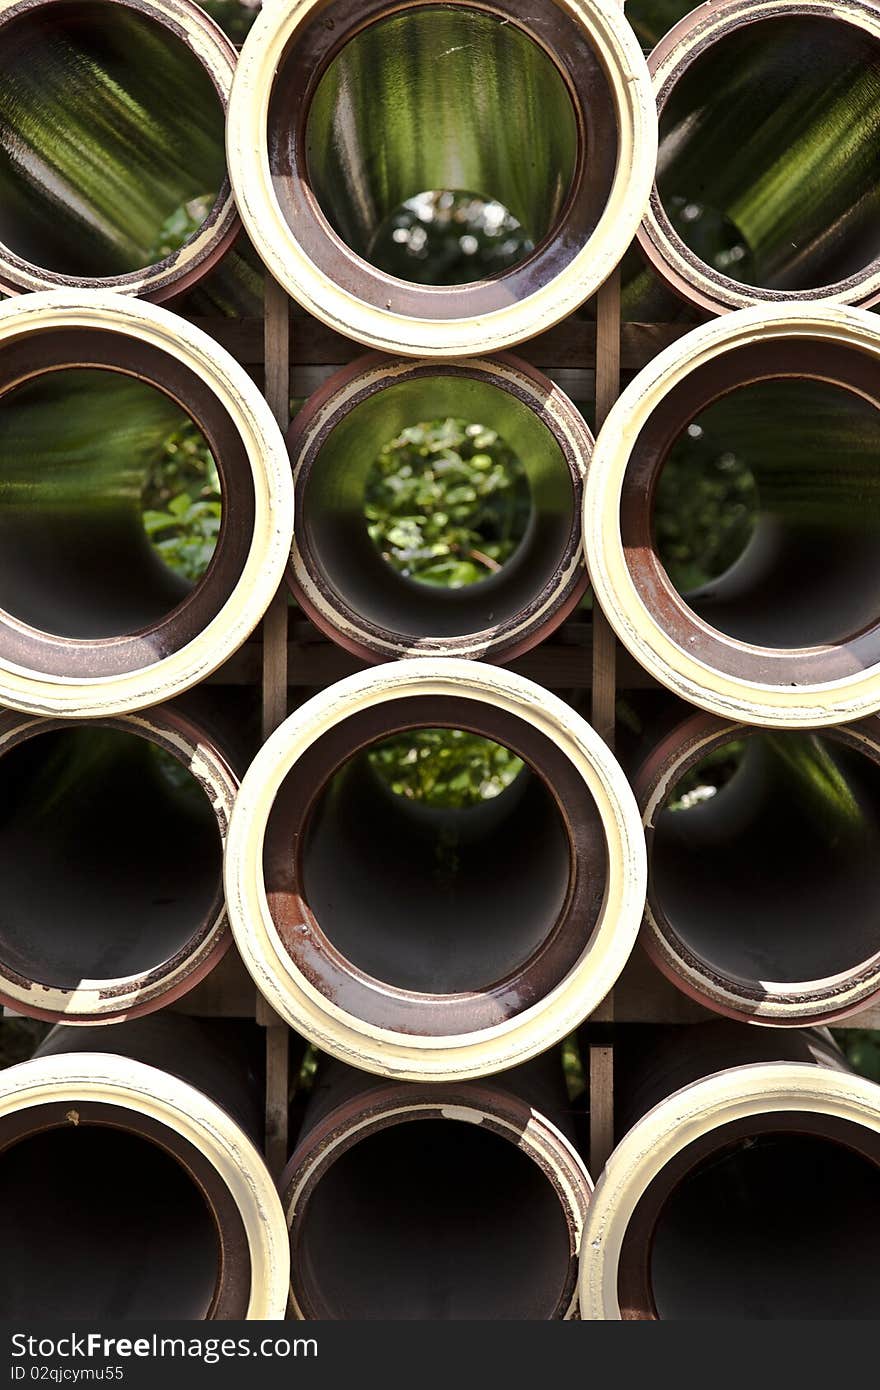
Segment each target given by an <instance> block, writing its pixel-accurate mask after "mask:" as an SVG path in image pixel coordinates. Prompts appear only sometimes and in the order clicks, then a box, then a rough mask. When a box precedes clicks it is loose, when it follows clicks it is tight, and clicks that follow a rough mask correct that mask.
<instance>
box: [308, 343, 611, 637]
mask: <svg viewBox="0 0 880 1390" xmlns="http://www.w3.org/2000/svg"><path fill="white" fill-rule="evenodd" d="M504 360H505V361H506V363H507V365H508V366H510V365H514V362H515V366H516V370H517V372H519V373H521V374H523V375H525V376H527V378H528V379H529V383H530V385H532V386H536V387H537V388H538V390H539V391H540V390H541V389H542V388H544V387H546V389H547V391H550V389H551V386H550V383H549V382H548V381H546V380H545V379H543V378H542V377H541V376H540V374H539V373H536V372H534V371H533V369H531V368H530V367H529V366H527V365H526V364H525V363H520V362H519V361H515V359H513V358H507V359H504ZM377 361H378V359H375V358H364V359H361V361H360V362H358V363H355V364H353V365H352V366H351V367H349V368H347V369H345V370H344V371H343V372H340V373H337V375H336V376H335V377H334V379H333V381H334V385H335V388H336V389H337V390H339V389H341V388H342V386H343V385H344V384H346V382H347V381H351V380H352V378H354V379H356V378H357V376H358V375H359V374H361V373H363V374H366V372H367V369H368V368H370V367H373V366H374V365H375V364H376V363H377ZM324 395H325V393H323V392H319V393H317V395H316V397H315V398H313V400H312V401H310V402H309V403H308V404H307V405H306V407H305V408H304V410H303V411H301V412H300V414H299V415H298V416H297V417H296V419H295V420H294V422H293V424H292V426H291V430H290V433H289V435H288V444H289V447H290V451H291V456H292V457H293V458H294V460H295V461H296V467H297V473H296V478H297V496H296V500H297V508H296V514H297V517H298V521H297V544H298V547H299V552H300V556H301V561H302V564H303V565H304V566H305V567H306V569H307V571H308V574H309V577H310V579H311V581H312V583H313V584H314V585H315V586H316V587H317V588H318V589H319V590H320V591H321V592H322V594H323V595H324V596H325V599H326V601H327V602H328V603H330V604H332V605H333V607H334V608H336V609H337V610H338V612H339V613H340V616H341V617H342V618H343V619H345V620H346V624H347V625H348V624H352V625H353V626H355V627H356V629H357V632H358V633H359V634H360V638H359V640H355V639H354V637H353V636H352V633H351V631H350V629H349V627H348V626H346V628H345V629H344V630H343V629H336V628H334V627H333V626H332V624H331V623H329V622H328V621H327V617H326V614H324V613H323V611H318V612H314V613H312V616H313V617H314V618H315V620H316V621H318V622H319V624H320V625H321V626H322V627H324V628H325V630H326V631H328V632H329V634H330V635H331V636H333V637H334V638H335V639H336V640H337V641H340V642H341V643H342V645H344V646H347V647H349V648H350V649H351V650H353V651H355V652H356V654H357V655H359V656H366V657H367V658H368V659H372V660H375V659H376V657H377V656H387V655H388V651H387V648H386V647H385V646H384V645H383V646H379V645H378V643H379V642H380V641H381V642H382V643H388V642H397V643H398V644H399V646H400V649H401V650H408V649H409V647H410V646H411V645H412V644H414V643H416V642H417V643H418V644H419V650H420V651H423V652H424V651H425V650H428V649H430V644H432V643H434V642H436V643H437V644H438V646H442V647H443V650H444V651H446V650H448V649H449V647H450V645H454V644H455V643H456V642H457V641H459V640H461V641H464V640H465V639H467V638H468V637H469V636H472V635H473V634H481V635H482V636H484V637H485V641H486V644H487V648H488V652H489V654H490V655H491V657H492V658H493V659H501V658H503V659H504V660H509V659H511V658H512V657H513V656H514V655H516V654H518V653H520V652H521V651H522V650H524V649H527V648H528V647H531V646H532V645H534V643H536V642H537V641H540V640H541V639H542V638H543V637H544V636H546V635H547V633H548V632H549V631H551V630H552V629H553V628H554V627H555V626H556V625H557V624H558V623H559V622H561V621H562V620H563V618H564V617H565V616H566V614H567V613H568V612H570V611H571V609H572V608H573V607H574V605H575V604H576V603H577V601H578V599H579V597H580V595H581V594H582V593H583V590H584V588H585V586H586V570H585V569H583V567H581V570H580V572H579V573H578V574H576V576H575V577H574V578H573V579H572V580H571V581H570V582H569V584H568V585H567V586H566V588H565V589H563V590H562V591H561V592H560V593H559V594H558V595H556V594H555V589H556V586H557V585H558V583H559V574H560V573H561V572H564V571H565V570H566V569H568V567H569V566H570V564H571V557H572V556H573V555H576V554H577V553H578V550H579V548H580V541H581V537H580V530H581V527H580V505H579V500H578V499H579V496H580V489H581V473H580V469H581V467H582V466H583V461H582V460H579V459H576V458H574V457H572V450H571V446H570V444H569V442H568V440H567V439H566V438H565V436H564V435H563V434H562V432H561V431H559V430H555V429H554V422H553V418H552V415H551V412H550V411H547V412H546V413H542V411H541V409H540V407H539V406H536V404H535V401H534V400H533V399H531V398H526V397H525V394H524V393H522V394H521V393H520V391H519V390H518V385H517V382H516V380H515V379H511V377H510V376H507V375H504V376H502V375H500V374H499V375H497V376H494V375H493V374H492V373H491V372H489V371H486V370H485V368H484V367H483V366H482V365H481V366H480V367H477V366H473V367H463V366H461V365H451V364H447V363H437V364H432V365H425V364H421V363H419V364H413V366H412V367H410V368H408V369H407V371H406V373H405V375H402V374H401V373H399V372H397V371H395V373H394V376H393V378H391V380H390V382H389V383H388V384H385V385H383V384H381V383H379V384H377V383H376V382H375V380H371V381H370V382H369V384H368V385H366V386H365V387H364V389H363V391H362V392H360V393H359V394H357V395H356V396H354V397H352V398H351V399H348V400H347V401H346V402H345V405H344V406H342V407H340V408H339V409H338V410H337V412H336V413H335V415H334V416H333V417H332V418H331V420H330V421H329V422H328V423H327V424H326V426H323V427H322V429H321V431H320V433H319V434H316V435H315V436H314V437H313V438H310V440H309V442H308V444H307V445H306V446H305V447H301V446H302V441H303V435H304V432H305V431H306V430H308V429H309V428H310V426H311V422H312V420H313V419H314V415H315V413H316V411H317V410H319V409H320V408H321V406H322V405H323V403H324ZM557 404H558V403H557ZM444 416H449V417H456V416H459V417H461V418H463V419H466V420H468V421H470V422H473V423H479V424H481V425H484V426H488V427H489V428H491V429H493V430H495V431H496V432H497V433H498V434H499V436H500V437H501V439H502V440H503V441H504V443H505V444H506V445H508V446H509V447H510V448H511V449H513V451H514V452H515V453H516V455H517V457H518V458H519V460H520V462H521V463H522V465H523V469H524V472H525V475H526V478H527V479H528V483H529V489H530V494H531V503H532V509H531V515H530V517H529V520H528V523H527V526H526V531H525V534H524V535H523V537H522V539H521V541H520V543H519V545H518V546H517V548H516V550H515V551H514V553H513V555H511V557H510V558H509V559H508V560H507V562H506V563H505V564H504V565H503V566H502V567H501V569H500V571H498V572H497V573H495V574H493V575H491V576H490V577H488V578H486V579H482V580H480V581H479V582H478V583H476V584H469V585H467V586H465V587H463V588H458V589H454V588H449V589H447V588H443V587H440V586H436V585H429V584H423V583H418V582H417V581H415V580H413V579H411V578H409V577H406V576H403V575H400V574H398V573H396V572H395V571H394V570H392V568H391V566H390V565H389V564H388V563H387V562H386V561H385V560H384V559H383V557H382V556H381V555H380V553H379V552H378V550H377V548H376V546H375V545H374V543H373V541H372V540H371V538H370V536H369V533H368V530H367V523H366V520H365V515H364V500H365V499H364V489H365V484H366V481H367V477H368V474H369V470H370V468H371V466H372V464H373V462H374V460H375V458H376V457H378V455H379V453H380V451H381V450H382V449H383V448H384V447H385V446H386V445H387V444H388V443H389V442H390V441H391V440H392V439H394V438H396V437H397V435H399V434H400V433H401V431H402V430H404V429H405V428H407V427H408V426H411V425H415V424H418V423H420V422H421V421H423V420H429V419H435V418H443V417H444ZM586 438H587V439H589V436H588V435H587V436H586ZM289 573H290V571H289ZM295 588H296V592H297V597H298V599H299V600H300V601H301V602H302V601H303V599H304V595H303V594H302V592H301V588H300V586H298V585H297V586H295ZM305 597H306V604H307V606H308V599H307V596H305ZM311 611H312V610H311V608H310V612H311Z"/></svg>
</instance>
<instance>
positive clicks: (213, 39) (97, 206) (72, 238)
mask: <svg viewBox="0 0 880 1390" xmlns="http://www.w3.org/2000/svg"><path fill="white" fill-rule="evenodd" d="M234 61H235V53H234V49H233V48H232V46H231V45H230V44H229V43H228V41H227V40H226V39H225V38H224V36H223V35H222V33H221V32H220V31H219V30H218V29H217V28H216V26H215V25H214V24H213V23H212V21H211V20H210V19H208V17H207V16H206V15H205V14H204V13H202V12H201V11H199V10H198V9H197V7H196V6H195V5H188V4H186V3H180V0H161V3H158V4H152V3H150V4H144V5H141V4H135V3H128V0H58V3H52V2H51V0H46V3H41V4H36V5H30V6H27V7H21V6H19V7H14V6H10V5H8V4H7V5H5V6H0V243H2V248H0V287H5V288H7V289H9V290H13V291H14V290H17V289H34V288H41V287H44V286H46V285H49V284H53V283H68V284H69V283H71V281H73V282H74V283H79V284H82V283H92V282H94V281H96V280H97V281H98V282H99V283H102V284H108V283H111V282H118V287H119V288H121V289H126V288H129V289H133V290H134V292H136V293H144V294H148V295H150V296H151V297H153V298H164V297H166V295H168V294H170V293H171V292H172V291H173V290H176V289H179V288H180V287H181V285H182V284H183V283H184V282H185V283H191V281H192V280H193V279H195V278H197V276H198V275H199V274H201V273H203V271H204V270H205V269H207V268H208V266H209V265H210V264H212V263H213V262H214V261H216V259H217V257H218V255H219V254H221V253H222V251H223V250H224V249H226V247H227V246H228V244H229V240H230V234H231V233H232V232H233V231H234V226H235V218H234V214H233V211H232V208H231V201H230V196H229V189H228V184H227V183H226V173H225V157H224V148H223V132H224V109H225V102H226V97H227V95H228V91H229V86H230V83H231V78H232V70H233V67H234ZM196 243H198V244H196ZM185 245H187V251H186V252H185V253H184V254H181V248H182V247H184V246H185ZM166 262H167V263H166ZM163 263H166V264H163Z"/></svg>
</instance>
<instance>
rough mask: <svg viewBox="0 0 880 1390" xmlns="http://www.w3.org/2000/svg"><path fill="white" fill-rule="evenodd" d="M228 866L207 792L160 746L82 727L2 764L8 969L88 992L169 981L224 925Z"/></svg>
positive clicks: (2, 952)
mask: <svg viewBox="0 0 880 1390" xmlns="http://www.w3.org/2000/svg"><path fill="white" fill-rule="evenodd" d="M221 868H222V845H221V838H220V830H219V827H218V824H217V819H216V816H215V814H214V811H213V808H212V806H211V803H210V801H209V800H208V797H207V795H206V793H205V792H204V790H203V788H202V787H201V786H200V784H199V783H198V782H197V781H196V778H195V777H194V776H193V774H192V773H191V772H190V771H189V769H188V768H187V767H186V766H185V765H184V763H183V762H182V761H179V760H178V759H177V758H176V757H174V756H172V755H171V754H170V753H169V752H167V751H166V750H165V749H164V748H162V747H160V746H159V745H158V744H156V743H153V742H152V741H151V740H150V739H149V738H148V737H141V736H140V735H135V734H131V733H124V732H122V731H121V730H119V729H112V728H106V727H102V726H99V727H89V726H83V725H76V726H74V727H71V728H63V729H55V730H52V731H50V732H47V733H38V734H36V735H33V736H31V737H29V738H25V739H24V740H23V741H22V742H19V743H17V744H16V745H15V746H13V747H12V748H11V749H9V750H8V751H7V752H5V753H4V755H3V757H2V758H0V881H2V883H3V902H4V909H3V915H2V922H0V960H2V964H3V967H4V968H5V969H6V970H8V971H12V972H15V973H16V974H17V975H20V976H23V977H24V978H25V979H27V980H35V981H37V982H39V983H41V984H44V985H48V986H54V987H56V988H60V989H75V988H76V986H77V985H78V984H79V983H80V982H81V981H83V980H102V979H105V980H109V979H121V978H128V977H131V976H136V975H139V974H142V973H145V972H149V971H153V970H156V969H158V968H160V967H161V966H163V965H164V964H165V963H166V962H168V961H170V960H172V959H173V958H174V957H175V956H176V955H177V954H178V953H179V952H181V951H183V950H184V949H185V948H186V947H187V946H190V945H191V944H192V942H193V940H194V939H195V940H198V939H199V938H200V937H201V935H202V934H203V933H204V931H206V930H207V929H208V927H209V926H210V925H211V924H212V923H213V922H214V921H215V920H216V918H217V916H218V914H219V912H220V910H221V907H222V901H223V898H222V887H221Z"/></svg>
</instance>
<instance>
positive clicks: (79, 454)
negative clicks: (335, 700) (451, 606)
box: [0, 291, 293, 715]
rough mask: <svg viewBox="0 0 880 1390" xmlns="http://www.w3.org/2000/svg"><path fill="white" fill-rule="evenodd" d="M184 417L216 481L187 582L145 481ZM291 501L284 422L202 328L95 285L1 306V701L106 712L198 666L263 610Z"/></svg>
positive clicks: (156, 693) (209, 662)
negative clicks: (193, 573) (160, 549)
mask: <svg viewBox="0 0 880 1390" xmlns="http://www.w3.org/2000/svg"><path fill="white" fill-rule="evenodd" d="M181 424H183V425H186V426H187V427H194V428H195V430H196V431H200V433H201V437H202V441H203V444H204V451H205V452H206V453H207V454H209V456H210V458H211V459H212V460H213V463H214V464H215V465H216V472H217V477H218V480H219V489H220V494H221V497H222V504H221V509H222V516H221V519H220V523H219V534H218V535H217V538H216V545H215V548H214V551H213V555H212V557H211V559H210V563H209V564H208V565H207V569H205V571H204V573H203V574H202V575H201V577H200V578H196V580H195V582H192V581H191V580H189V579H185V578H183V577H182V576H181V574H180V573H173V572H172V571H171V569H170V568H169V567H168V566H167V565H166V564H165V563H164V562H163V560H162V559H161V558H160V553H157V550H156V548H154V547H153V546H152V545H151V543H150V540H149V539H148V535H147V531H146V529H145V517H144V506H143V489H144V485H145V482H146V481H147V480H148V479H149V477H150V470H151V468H154V467H155V465H156V464H157V463H161V461H162V458H163V451H164V450H165V448H166V443H167V440H168V438H169V436H170V435H172V434H173V433H174V431H175V429H177V428H178V427H179V426H180V425H181ZM292 505H293V497H292V485H291V481H290V468H289V462H288V459H287V453H286V450H285V448H284V441H283V438H282V436H281V432H280V430H279V429H278V427H277V425H276V424H275V422H274V420H273V418H272V416H271V413H270V411H269V409H268V407H267V405H266V403H265V401H264V400H263V398H262V396H261V395H260V394H259V392H258V391H257V389H256V387H255V386H254V385H253V383H252V382H251V381H250V379H249V378H248V377H247V375H246V373H245V372H244V371H243V370H242V369H241V368H240V367H239V366H238V365H237V363H235V362H234V361H233V360H232V358H230V357H229V356H228V354H226V353H225V352H224V351H223V350H222V349H220V348H218V347H217V345H216V344H215V343H213V342H212V341H211V340H210V339H209V338H208V337H207V336H206V335H204V334H202V333H200V332H199V331H198V330H197V329H194V328H192V326H191V325H189V324H186V323H185V322H184V321H183V320H181V319H178V318H176V317H174V316H172V315H170V314H168V313H167V312H166V311H165V310H162V309H159V308H156V307H154V306H152V305H145V304H140V303H136V302H135V301H132V300H129V299H124V298H121V297H120V296H117V295H110V294H106V293H104V292H98V291H81V292H80V293H79V294H78V295H77V297H75V298H71V297H69V296H68V295H67V293H66V292H63V291H50V292H47V293H45V294H41V295H28V296H23V297H21V298H20V299H17V300H12V301H10V302H9V303H7V304H6V305H4V306H2V308H0V536H2V541H3V544H2V562H0V605H2V607H0V698H2V700H3V702H4V703H5V704H7V705H9V706H11V707H12V708H15V709H22V710H24V711H26V712H28V713H47V712H57V713H60V714H85V715H95V714H107V713H118V712H122V711H125V710H129V709H135V708H138V707H140V706H142V705H144V704H152V703H156V702H157V701H158V700H160V699H162V698H167V697H170V696H171V695H173V694H176V693H179V692H180V691H182V690H184V689H186V688H188V687H189V686H190V685H192V684H194V683H195V682H196V681H198V680H200V679H202V678H203V677H204V676H205V675H207V674H209V673H210V671H212V670H214V669H215V668H216V667H217V666H218V665H220V664H222V662H223V661H224V660H225V659H226V658H227V657H228V656H229V655H231V653H232V652H233V651H234V650H235V649H236V648H237V647H238V646H239V645H240V644H241V642H242V641H243V640H244V639H245V637H247V636H248V635H249V633H250V632H251V631H252V629H253V628H254V627H255V626H256V624H257V622H259V620H260V618H261V617H262V614H263V612H264V611H265V608H266V606H267V605H268V602H269V599H270V598H271V595H272V589H273V585H275V586H277V584H278V583H279V582H280V580H281V576H282V574H283V569H284V565H285V563H286V559H287V554H288V553H289V542H290V535H291V533H292V529H293V520H292ZM147 519H148V518H147ZM205 548H206V550H207V549H209V548H210V547H209V546H206V547H205ZM111 574H112V576H113V583H112V584H109V583H108V576H109V575H111Z"/></svg>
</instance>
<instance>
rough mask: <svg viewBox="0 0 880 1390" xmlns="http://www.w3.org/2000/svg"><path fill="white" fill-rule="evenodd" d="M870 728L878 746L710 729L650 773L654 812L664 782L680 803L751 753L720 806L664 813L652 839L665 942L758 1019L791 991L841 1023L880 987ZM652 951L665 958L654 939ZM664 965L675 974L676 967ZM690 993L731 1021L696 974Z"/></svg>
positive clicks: (681, 732)
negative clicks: (698, 782)
mask: <svg viewBox="0 0 880 1390" xmlns="http://www.w3.org/2000/svg"><path fill="white" fill-rule="evenodd" d="M857 728H858V731H859V732H860V733H862V734H864V735H867V736H868V737H869V738H870V739H871V740H872V741H871V742H870V743H866V742H865V741H863V739H861V738H856V737H855V734H854V732H850V730H848V729H831V730H827V731H824V732H823V733H821V734H809V733H800V732H789V731H779V732H772V733H767V732H763V731H761V730H756V729H753V728H751V727H746V726H742V725H738V726H733V728H731V726H730V725H729V724H727V723H725V722H724V721H721V720H718V719H715V718H714V717H712V716H708V715H698V716H696V717H694V718H692V719H688V720H686V721H685V722H684V723H683V724H680V725H679V726H678V727H677V728H676V729H675V730H674V731H673V732H672V733H671V734H670V735H669V736H668V738H666V739H665V740H663V742H662V743H661V744H660V745H658V747H657V748H656V749H655V750H654V752H653V753H652V754H651V756H650V757H649V758H648V760H647V762H646V763H645V764H644V766H643V767H642V768H641V770H640V772H639V775H638V779H637V788H636V790H637V796H638V798H639V800H640V804H641V805H642V806H645V805H646V804H647V802H648V801H649V800H650V799H651V797H652V796H653V793H654V790H655V788H656V786H657V784H658V781H659V780H660V779H661V778H663V779H664V780H665V779H666V778H667V777H669V779H670V781H669V793H670V797H671V796H672V795H673V793H674V791H675V787H676V785H677V784H678V783H679V781H680V779H681V778H682V777H684V776H685V774H686V773H687V772H688V771H690V770H691V769H693V768H695V767H699V766H700V764H701V763H702V762H703V760H704V759H705V758H707V757H708V756H709V755H710V754H711V753H713V752H715V751H716V750H719V749H722V748H725V747H727V746H728V745H730V744H734V743H737V744H742V745H743V749H742V753H741V754H740V755H739V762H738V766H737V768H736V770H735V771H734V773H733V775H732V776H731V778H730V780H729V781H727V782H725V784H724V785H722V786H721V787H720V788H719V789H718V790H717V791H716V792H715V795H714V796H712V797H710V798H709V799H707V800H705V801H702V802H700V803H699V804H696V805H693V806H691V807H688V808H681V809H677V810H675V811H671V810H669V809H668V805H667V804H665V803H664V805H663V806H661V807H659V808H658V809H657V810H656V811H655V812H654V813H653V815H652V818H651V823H650V824H649V825H647V827H646V837H647V843H648V858H649V887H648V899H649V902H650V905H651V915H652V918H653V922H654V924H655V926H656V928H657V930H658V931H659V932H660V933H661V935H662V937H663V939H664V941H665V942H666V943H667V944H668V946H669V949H670V950H671V952H672V953H673V956H674V957H676V958H677V959H678V960H680V961H681V962H683V964H684V965H685V966H687V965H690V966H692V967H693V968H695V969H696V970H697V971H698V972H699V974H700V975H701V976H702V977H703V978H704V979H708V980H710V981H712V982H715V983H717V985H718V986H719V987H721V988H723V989H724V990H725V991H727V992H730V993H732V994H733V995H734V996H735V998H736V999H737V1000H738V1001H739V1008H740V1009H741V1011H742V1014H743V1015H744V1016H746V1017H748V1016H750V1015H751V1014H752V1013H753V1011H754V1009H755V1007H756V1005H758V1004H760V1003H761V1001H763V1000H765V999H768V998H770V997H771V996H772V992H773V991H772V986H771V985H770V984H769V983H767V982H769V981H773V982H775V983H776V984H777V985H779V984H782V985H783V986H787V987H788V988H787V991H786V993H787V997H788V998H790V999H791V1001H792V1003H794V1002H795V1001H796V1000H797V999H798V998H799V999H800V1001H801V1005H802V1009H803V1015H804V1017H808V1016H809V1015H810V1013H811V1010H813V1009H815V1008H816V1007H817V1005H818V1004H819V1003H820V1002H821V1001H824V1003H825V1009H826V1010H827V1009H828V1007H829V1006H830V1008H831V1015H829V1016H832V1015H833V1001H834V999H835V997H836V995H837V994H839V992H840V990H841V988H842V987H843V986H846V987H847V988H852V987H854V986H856V985H857V984H858V983H859V981H860V980H862V979H869V980H871V981H874V980H875V978H876V974H877V969H878V962H880V933H878V907H880V900H878V885H877V873H876V866H877V862H878V857H880V768H878V763H880V749H878V746H877V738H878V735H880V723H878V721H876V720H866V721H864V722H863V723H862V724H860V725H858V726H857ZM713 732H714V737H711V735H712V734H713ZM697 740H699V743H698V746H695V744H696V742H697ZM670 769H674V772H673V773H672V775H671V776H670ZM707 780H709V781H710V782H711V781H712V774H711V772H708V773H707ZM668 799H669V798H667V802H668ZM647 945H648V949H649V950H653V946H654V943H653V939H652V936H651V935H650V934H649V935H648V938H647ZM663 965H664V969H667V970H669V969H671V968H672V966H671V964H670V962H669V961H668V960H667V959H666V958H665V957H664V961H663ZM678 979H679V983H680V984H681V986H682V987H683V988H684V989H685V990H686V992H687V993H691V994H695V995H696V996H697V997H698V998H700V999H701V1002H703V1003H706V1004H707V1005H708V1007H710V1008H711V1007H715V1008H717V1007H719V1004H718V1003H717V1001H715V1000H713V998H712V997H711V996H709V997H706V996H702V995H701V994H700V990H699V984H698V982H697V981H696V980H695V979H694V977H693V976H692V975H691V974H689V973H682V975H681V976H679V977H678ZM799 986H800V988H799ZM730 1007H731V1008H735V1007H737V1006H736V1005H734V1004H732V1003H731V1005H730ZM792 1021H793V1020H792Z"/></svg>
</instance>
